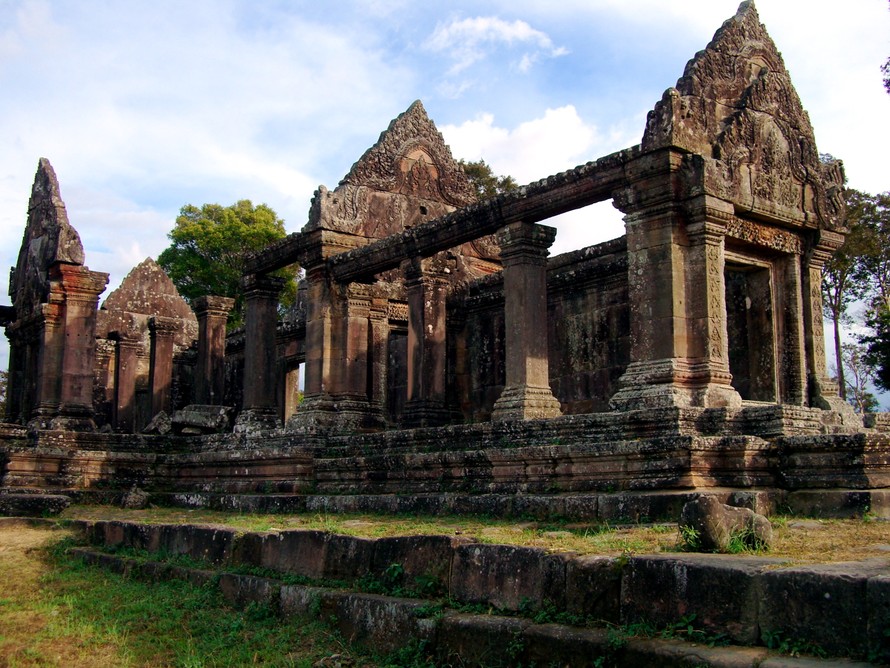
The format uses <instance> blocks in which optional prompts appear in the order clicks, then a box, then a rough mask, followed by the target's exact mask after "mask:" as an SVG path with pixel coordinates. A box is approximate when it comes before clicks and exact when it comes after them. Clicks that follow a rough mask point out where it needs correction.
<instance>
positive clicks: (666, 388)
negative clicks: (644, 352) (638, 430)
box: [609, 359, 742, 411]
mask: <svg viewBox="0 0 890 668" xmlns="http://www.w3.org/2000/svg"><path fill="white" fill-rule="evenodd" d="M731 380H732V376H731V375H729V374H728V373H719V372H715V371H713V370H711V369H710V366H709V364H708V363H707V362H705V363H702V364H694V363H693V364H690V363H688V362H686V361H685V360H682V359H666V360H654V361H650V362H632V363H631V364H630V365H628V367H627V370H626V371H625V372H624V375H623V376H621V380H620V381H619V384H620V389H619V390H618V392H616V393H615V394H614V395H613V396H612V398H611V399H610V400H609V405H610V406H611V407H612V409H613V410H618V411H633V410H639V409H647V408H691V407H698V408H741V406H742V397H741V396H739V393H738V392H737V391H736V390H735V388H734V387H733V386H732V385H731V384H730V381H731Z"/></svg>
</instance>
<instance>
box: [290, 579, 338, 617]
mask: <svg viewBox="0 0 890 668" xmlns="http://www.w3.org/2000/svg"><path fill="white" fill-rule="evenodd" d="M329 592H330V590H328V589H324V588H322V587H306V586H304V585H285V586H283V587H282V588H281V593H280V598H279V602H278V609H279V612H280V613H281V614H282V615H283V616H285V617H288V616H298V617H299V616H307V617H313V618H314V617H318V615H319V614H320V613H321V599H322V597H323V596H326V595H327V594H328V593H329Z"/></svg>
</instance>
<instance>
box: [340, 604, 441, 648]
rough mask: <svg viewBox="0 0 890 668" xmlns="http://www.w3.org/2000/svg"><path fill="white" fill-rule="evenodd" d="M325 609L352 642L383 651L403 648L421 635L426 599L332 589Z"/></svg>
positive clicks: (342, 633) (343, 634) (344, 635)
mask: <svg viewBox="0 0 890 668" xmlns="http://www.w3.org/2000/svg"><path fill="white" fill-rule="evenodd" d="M325 599H326V600H325V602H324V603H325V604H324V605H323V608H324V609H325V612H326V613H327V612H329V611H330V614H332V615H334V617H335V618H336V622H335V624H336V626H335V628H336V630H337V631H339V632H340V634H341V635H342V636H343V638H345V639H346V640H347V641H348V642H349V643H351V644H352V643H354V644H357V645H360V646H362V647H365V648H367V649H370V650H373V651H374V652H377V653H380V654H388V653H391V652H394V651H396V650H399V649H401V648H403V647H405V645H407V644H408V643H410V642H411V641H412V640H413V639H415V638H418V637H419V636H420V635H421V629H422V628H423V627H422V626H421V625H419V624H418V622H419V621H420V618H421V617H422V614H423V609H424V608H426V607H427V606H428V604H427V603H425V602H423V601H415V600H408V599H401V598H391V597H388V596H376V595H373V594H355V593H346V592H331V593H330V594H328V595H327V596H326V597H325Z"/></svg>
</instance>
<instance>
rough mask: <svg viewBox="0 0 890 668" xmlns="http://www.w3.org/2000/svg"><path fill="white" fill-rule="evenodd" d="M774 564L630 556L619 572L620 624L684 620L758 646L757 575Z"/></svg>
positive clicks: (709, 557) (710, 557)
mask: <svg viewBox="0 0 890 668" xmlns="http://www.w3.org/2000/svg"><path fill="white" fill-rule="evenodd" d="M780 563H781V561H779V560H777V559H762V558H748V557H745V558H740V557H729V556H723V555H704V554H701V555H688V556H683V557H668V556H661V555H650V556H644V557H633V558H631V559H630V561H629V563H628V564H627V566H626V567H625V568H624V576H623V580H622V586H621V621H622V622H624V623H634V622H648V623H650V624H654V625H656V626H658V627H668V626H671V625H673V624H677V623H679V622H680V621H681V620H684V619H687V620H688V619H690V618H693V616H694V618H693V619H692V621H691V623H692V625H693V626H694V627H695V628H697V629H701V630H704V631H706V632H708V633H712V634H717V633H719V634H725V635H726V636H728V637H729V638H730V639H731V640H732V641H734V642H737V643H742V644H753V643H757V642H758V641H759V634H758V626H757V624H758V618H757V609H758V607H757V604H758V596H759V589H758V585H757V579H756V578H757V575H758V574H759V573H760V572H761V571H762V570H763V569H764V568H765V567H767V566H775V565H777V564H780Z"/></svg>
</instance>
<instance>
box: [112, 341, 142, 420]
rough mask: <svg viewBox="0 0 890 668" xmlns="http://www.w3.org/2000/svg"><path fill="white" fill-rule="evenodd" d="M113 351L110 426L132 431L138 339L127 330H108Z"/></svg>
mask: <svg viewBox="0 0 890 668" xmlns="http://www.w3.org/2000/svg"><path fill="white" fill-rule="evenodd" d="M108 338H110V339H111V340H113V341H114V342H115V343H116V346H115V351H114V406H113V415H112V427H114V429H115V431H120V432H126V433H132V431H133V426H134V424H135V419H136V367H137V365H138V362H137V352H138V350H139V344H140V341H139V339H137V338H135V337H133V336H132V335H130V334H129V333H127V332H110V333H109V334H108Z"/></svg>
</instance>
